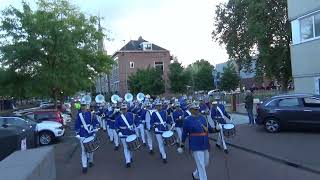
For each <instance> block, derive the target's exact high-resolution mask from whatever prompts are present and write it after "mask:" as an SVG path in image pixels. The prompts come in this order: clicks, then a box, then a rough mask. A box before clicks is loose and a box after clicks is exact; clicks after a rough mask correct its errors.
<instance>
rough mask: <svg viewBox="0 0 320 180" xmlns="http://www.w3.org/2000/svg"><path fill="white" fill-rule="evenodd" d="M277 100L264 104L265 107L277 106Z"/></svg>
mask: <svg viewBox="0 0 320 180" xmlns="http://www.w3.org/2000/svg"><path fill="white" fill-rule="evenodd" d="M277 102H278V101H277V100H271V101H270V102H268V103H266V107H275V106H277Z"/></svg>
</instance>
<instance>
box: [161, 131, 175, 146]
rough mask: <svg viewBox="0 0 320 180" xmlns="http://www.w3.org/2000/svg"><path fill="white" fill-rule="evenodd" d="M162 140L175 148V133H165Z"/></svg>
mask: <svg viewBox="0 0 320 180" xmlns="http://www.w3.org/2000/svg"><path fill="white" fill-rule="evenodd" d="M162 138H163V140H164V142H165V143H166V144H167V145H170V146H173V145H174V144H175V143H176V140H175V137H174V133H173V131H165V132H163V133H162Z"/></svg>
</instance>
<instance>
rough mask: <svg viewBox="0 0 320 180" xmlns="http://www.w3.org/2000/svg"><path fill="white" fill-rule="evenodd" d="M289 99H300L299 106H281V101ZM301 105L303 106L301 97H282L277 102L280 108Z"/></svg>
mask: <svg viewBox="0 0 320 180" xmlns="http://www.w3.org/2000/svg"><path fill="white" fill-rule="evenodd" d="M289 99H296V100H297V101H298V105H297V106H280V103H281V101H284V100H289ZM301 106H302V104H301V98H299V97H290V98H281V99H279V100H278V103H277V107H279V108H293V107H301Z"/></svg>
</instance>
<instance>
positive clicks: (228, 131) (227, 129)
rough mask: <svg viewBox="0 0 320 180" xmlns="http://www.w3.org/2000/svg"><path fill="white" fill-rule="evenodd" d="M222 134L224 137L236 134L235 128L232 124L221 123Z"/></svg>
mask: <svg viewBox="0 0 320 180" xmlns="http://www.w3.org/2000/svg"><path fill="white" fill-rule="evenodd" d="M222 127H223V135H224V136H225V137H233V136H235V135H236V128H235V126H234V124H223V125H222Z"/></svg>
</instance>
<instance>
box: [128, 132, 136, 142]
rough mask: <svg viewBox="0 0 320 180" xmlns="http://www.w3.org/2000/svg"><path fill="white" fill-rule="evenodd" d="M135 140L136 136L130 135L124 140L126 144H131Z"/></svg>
mask: <svg viewBox="0 0 320 180" xmlns="http://www.w3.org/2000/svg"><path fill="white" fill-rule="evenodd" d="M136 139H137V135H135V134H132V135H130V136H128V137H127V138H126V142H132V141H134V140H136Z"/></svg>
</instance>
